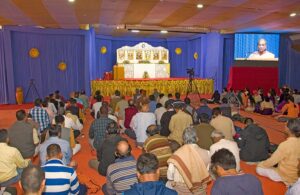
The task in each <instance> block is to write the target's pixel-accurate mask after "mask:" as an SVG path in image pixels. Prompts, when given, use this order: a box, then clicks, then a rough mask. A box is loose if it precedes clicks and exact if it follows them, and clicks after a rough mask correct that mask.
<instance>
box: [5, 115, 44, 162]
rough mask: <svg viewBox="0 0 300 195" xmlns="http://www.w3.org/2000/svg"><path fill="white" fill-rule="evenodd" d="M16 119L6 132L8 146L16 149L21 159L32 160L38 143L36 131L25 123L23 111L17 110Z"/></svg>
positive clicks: (25, 117) (25, 118) (25, 116)
mask: <svg viewBox="0 0 300 195" xmlns="http://www.w3.org/2000/svg"><path fill="white" fill-rule="evenodd" d="M16 118H17V121H16V122H15V123H14V124H13V125H12V126H11V127H10V128H9V131H8V136H9V145H10V146H12V147H15V148H17V149H18V150H19V151H20V153H21V155H22V156H23V158H32V157H33V156H35V155H37V152H38V148H37V146H38V144H39V141H40V140H39V137H38V133H37V130H36V129H35V128H34V127H33V126H32V125H31V124H30V123H28V122H27V114H26V112H25V110H18V111H17V112H16ZM36 148H37V149H36Z"/></svg>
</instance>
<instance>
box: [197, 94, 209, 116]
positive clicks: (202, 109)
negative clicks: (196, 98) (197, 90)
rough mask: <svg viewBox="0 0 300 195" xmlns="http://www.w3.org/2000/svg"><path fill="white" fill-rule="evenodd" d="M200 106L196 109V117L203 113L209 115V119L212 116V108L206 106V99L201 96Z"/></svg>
mask: <svg viewBox="0 0 300 195" xmlns="http://www.w3.org/2000/svg"><path fill="white" fill-rule="evenodd" d="M200 103H201V104H200V107H199V108H198V109H197V110H196V113H197V115H198V118H199V116H200V114H202V113H205V114H207V115H208V116H209V119H211V116H212V110H211V109H210V107H208V105H207V99H205V98H202V99H201V100H200Z"/></svg>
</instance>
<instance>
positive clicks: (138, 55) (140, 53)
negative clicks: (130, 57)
mask: <svg viewBox="0 0 300 195" xmlns="http://www.w3.org/2000/svg"><path fill="white" fill-rule="evenodd" d="M136 60H143V52H142V50H137V51H136Z"/></svg>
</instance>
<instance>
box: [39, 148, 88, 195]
mask: <svg viewBox="0 0 300 195" xmlns="http://www.w3.org/2000/svg"><path fill="white" fill-rule="evenodd" d="M46 150H47V162H46V164H45V165H44V166H42V169H43V170H44V171H45V180H46V182H45V189H44V192H43V194H45V195H47V194H79V193H81V194H84V193H83V191H86V189H85V190H84V189H83V188H82V186H81V185H80V184H79V182H78V178H77V174H76V171H75V170H74V169H73V168H72V167H68V166H66V165H65V163H64V162H63V161H62V158H63V153H62V150H61V148H60V146H59V145H58V144H50V145H49V146H47V149H46Z"/></svg>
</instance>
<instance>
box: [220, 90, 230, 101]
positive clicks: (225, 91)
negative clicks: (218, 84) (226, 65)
mask: <svg viewBox="0 0 300 195" xmlns="http://www.w3.org/2000/svg"><path fill="white" fill-rule="evenodd" d="M223 98H226V99H228V90H227V88H226V87H224V88H223V89H222V93H221V96H220V100H222V99H223Z"/></svg>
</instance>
